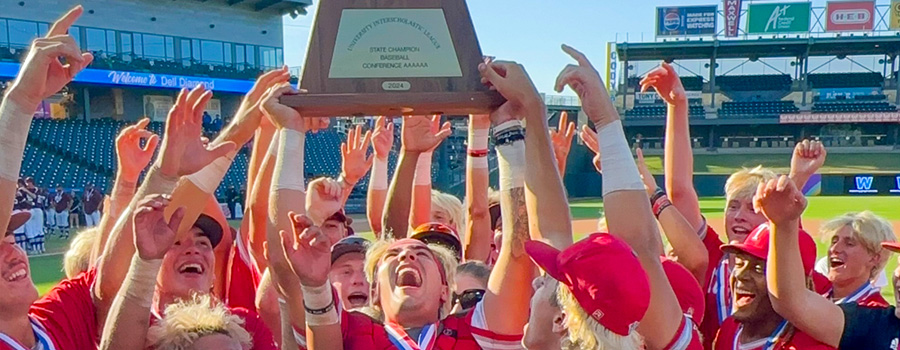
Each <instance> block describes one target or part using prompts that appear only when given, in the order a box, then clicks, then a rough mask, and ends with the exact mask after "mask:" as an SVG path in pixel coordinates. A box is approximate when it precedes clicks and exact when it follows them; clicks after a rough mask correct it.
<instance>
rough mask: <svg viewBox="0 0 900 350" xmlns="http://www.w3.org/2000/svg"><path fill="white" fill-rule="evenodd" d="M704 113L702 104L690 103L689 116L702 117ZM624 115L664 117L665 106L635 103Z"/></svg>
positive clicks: (630, 117) (637, 117) (636, 117)
mask: <svg viewBox="0 0 900 350" xmlns="http://www.w3.org/2000/svg"><path fill="white" fill-rule="evenodd" d="M705 115H706V110H705V109H704V108H703V106H702V105H698V104H692V105H690V108H689V110H688V116H689V117H690V118H698V119H702V118H704V117H705ZM625 117H626V118H628V119H664V118H665V117H666V106H664V105H647V106H641V105H637V106H635V107H634V108H632V109H629V110H627V111H625Z"/></svg>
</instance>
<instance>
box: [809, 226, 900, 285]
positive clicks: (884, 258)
mask: <svg viewBox="0 0 900 350" xmlns="http://www.w3.org/2000/svg"><path fill="white" fill-rule="evenodd" d="M844 227H849V228H850V230H851V231H852V233H851V235H852V236H853V238H855V239H856V240H858V241H859V242H860V243H862V245H863V247H865V248H866V250H868V251H869V252H870V253H872V254H876V255H878V264H877V265H876V266H875V268H874V269H872V271H871V272H870V275H869V278H873V277H875V274H877V273H878V272H879V271H881V269H883V268H884V266H885V265H887V262H888V259H889V258H890V254H889V253H887V252H886V251H885V250H884V248H882V247H881V242H896V241H897V238H896V236H894V229H893V227H892V226H891V223H889V222H888V221H887V220H885V219H884V218H882V217H880V216H878V215H875V213H873V212H871V211H868V210H866V211H863V212H859V213H846V214H844V215H841V216H838V217H836V218H834V219H831V220H829V221H827V222H825V223H823V224H822V226H820V227H819V233H820V235H821V236H822V237H824V238H825V240H826V242H828V243H829V244H830V243H831V240H832V239H833V238H834V235H836V234H837V232H838V231H840V230H841V229H843V228H844ZM829 264H830V263H829Z"/></svg>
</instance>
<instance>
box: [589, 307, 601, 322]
mask: <svg viewBox="0 0 900 350" xmlns="http://www.w3.org/2000/svg"><path fill="white" fill-rule="evenodd" d="M591 317H593V318H594V319H595V320H597V321H600V319H601V318H603V311H600V310H594V313H592V314H591Z"/></svg>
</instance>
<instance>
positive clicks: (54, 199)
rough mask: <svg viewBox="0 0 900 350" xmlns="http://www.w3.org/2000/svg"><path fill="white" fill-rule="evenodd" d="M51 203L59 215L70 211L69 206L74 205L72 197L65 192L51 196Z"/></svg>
mask: <svg viewBox="0 0 900 350" xmlns="http://www.w3.org/2000/svg"><path fill="white" fill-rule="evenodd" d="M50 202H51V203H50V205H51V206H52V207H53V209H55V210H56V212H57V213H62V212H65V211H68V210H69V205H70V204H72V196H70V195H69V194H68V193H65V192H63V193H62V194H54V195H52V196H50Z"/></svg>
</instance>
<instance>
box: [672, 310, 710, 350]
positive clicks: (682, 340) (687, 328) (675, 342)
mask: <svg viewBox="0 0 900 350" xmlns="http://www.w3.org/2000/svg"><path fill="white" fill-rule="evenodd" d="M702 340H703V337H702V336H701V335H700V330H699V329H697V325H696V324H694V321H693V320H691V318H690V317H688V316H684V317H682V318H681V325H680V326H678V331H677V332H675V337H674V338H672V341H671V342H669V344H668V345H666V347H665V348H663V350H703V344H701V342H702Z"/></svg>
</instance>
